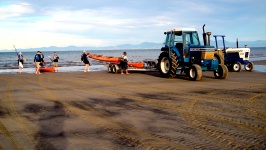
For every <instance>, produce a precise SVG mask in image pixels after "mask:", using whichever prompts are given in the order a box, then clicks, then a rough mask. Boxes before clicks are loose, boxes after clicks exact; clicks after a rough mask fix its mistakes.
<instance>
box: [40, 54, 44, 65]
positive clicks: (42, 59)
mask: <svg viewBox="0 0 266 150" xmlns="http://www.w3.org/2000/svg"><path fill="white" fill-rule="evenodd" d="M40 59H41V62H40V66H44V64H45V62H44V61H45V60H44V55H43V53H42V52H40Z"/></svg>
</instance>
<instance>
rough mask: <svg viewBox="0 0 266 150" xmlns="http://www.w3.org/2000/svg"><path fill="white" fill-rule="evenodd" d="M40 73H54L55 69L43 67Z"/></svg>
mask: <svg viewBox="0 0 266 150" xmlns="http://www.w3.org/2000/svg"><path fill="white" fill-rule="evenodd" d="M40 72H54V67H51V68H44V67H41V68H40Z"/></svg>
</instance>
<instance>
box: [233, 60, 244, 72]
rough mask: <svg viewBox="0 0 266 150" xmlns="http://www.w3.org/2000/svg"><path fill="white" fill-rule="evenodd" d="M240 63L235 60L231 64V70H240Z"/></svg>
mask: <svg viewBox="0 0 266 150" xmlns="http://www.w3.org/2000/svg"><path fill="white" fill-rule="evenodd" d="M241 66H242V65H241V63H240V62H238V61H237V62H235V63H234V64H233V65H232V70H233V71H234V72H240V71H241V70H242V67H241Z"/></svg>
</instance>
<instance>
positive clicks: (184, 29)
mask: <svg viewBox="0 0 266 150" xmlns="http://www.w3.org/2000/svg"><path fill="white" fill-rule="evenodd" d="M171 31H197V30H196V29H195V28H175V29H172V30H168V31H167V32H171Z"/></svg>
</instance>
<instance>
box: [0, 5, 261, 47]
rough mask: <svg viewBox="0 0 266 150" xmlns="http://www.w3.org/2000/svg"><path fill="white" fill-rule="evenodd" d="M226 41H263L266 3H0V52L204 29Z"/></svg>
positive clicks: (132, 40) (135, 40)
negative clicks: (180, 30)
mask: <svg viewBox="0 0 266 150" xmlns="http://www.w3.org/2000/svg"><path fill="white" fill-rule="evenodd" d="M203 24H206V26H205V31H210V32H212V35H226V37H225V39H226V40H227V41H230V42H234V41H236V38H238V40H239V41H256V40H266V0H215V1H214V0H0V50H14V47H13V45H15V46H16V48H22V49H27V48H40V47H49V46H59V47H66V46H94V47H106V46H115V45H121V44H134V45H136V44H140V43H143V42H155V43H163V42H164V39H165V36H164V34H163V33H164V31H167V30H169V29H173V28H188V27H189V28H196V29H197V30H198V33H199V37H200V39H201V40H202V26H203Z"/></svg>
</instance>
